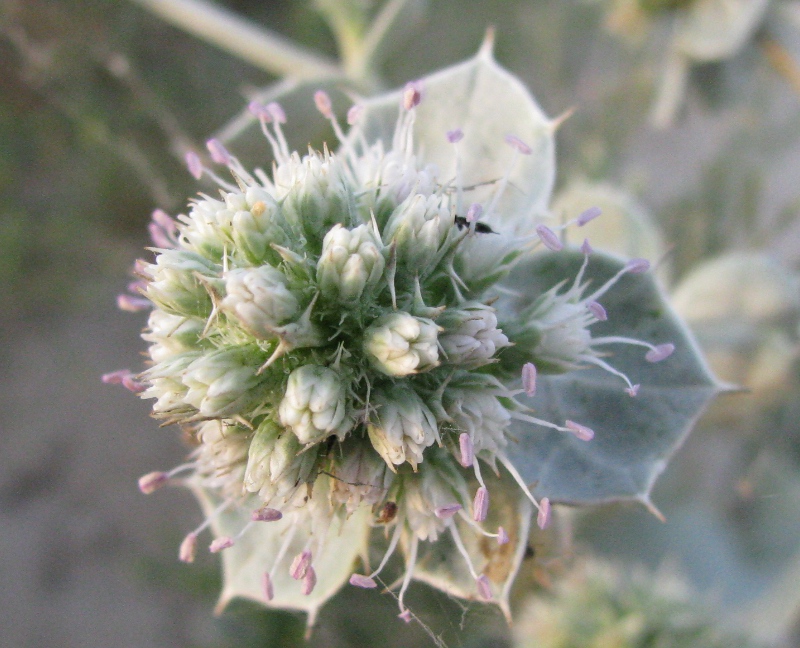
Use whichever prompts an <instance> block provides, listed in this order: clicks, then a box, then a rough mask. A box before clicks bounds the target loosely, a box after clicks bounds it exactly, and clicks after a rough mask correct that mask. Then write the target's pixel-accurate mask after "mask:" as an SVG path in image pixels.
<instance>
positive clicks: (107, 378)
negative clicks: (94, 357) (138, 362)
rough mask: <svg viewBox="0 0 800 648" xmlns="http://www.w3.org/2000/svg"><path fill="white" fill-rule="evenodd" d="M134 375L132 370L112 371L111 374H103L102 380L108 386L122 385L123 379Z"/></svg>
mask: <svg viewBox="0 0 800 648" xmlns="http://www.w3.org/2000/svg"><path fill="white" fill-rule="evenodd" d="M132 375H133V373H132V372H131V370H130V369H119V370H118V371H112V372H111V373H107V374H103V375H102V376H100V380H102V381H103V382H104V383H105V384H106V385H121V384H122V379H123V378H126V377H128V376H132Z"/></svg>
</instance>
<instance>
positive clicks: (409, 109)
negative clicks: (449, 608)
mask: <svg viewBox="0 0 800 648" xmlns="http://www.w3.org/2000/svg"><path fill="white" fill-rule="evenodd" d="M314 99H315V101H316V104H317V107H318V108H319V110H320V112H321V113H322V114H323V115H324V116H325V117H326V118H327V119H329V120H330V121H331V123H332V125H333V129H334V131H335V132H336V134H337V136H338V139H339V140H340V141H339V144H338V146H337V150H336V152H333V151H332V150H331V149H329V148H327V147H325V148H323V150H321V151H317V150H313V149H312V150H309V151H308V153H307V154H305V155H300V154H299V153H297V152H293V151H291V150H290V149H289V147H288V145H287V143H286V140H285V138H284V135H283V132H282V124H283V123H284V122H285V120H286V118H287V117H286V115H285V114H284V112H283V110H282V109H281V108H280V106H278V105H277V104H270V105H266V106H262V105H257V104H253V105H251V106H250V110H251V111H252V113H253V115H254V116H255V117H256V118H257V119H258V120H259V121H260V124H261V127H262V130H263V133H264V135H265V137H266V139H267V140H268V141H269V143H270V144H271V146H272V150H273V154H274V159H275V163H274V165H273V168H272V171H271V173H267V172H265V171H262V170H261V169H255V170H249V169H247V168H245V167H244V166H243V165H242V164H241V163H240V162H239V161H238V160H237V159H236V158H235V157H234V156H233V155H231V154H230V153H229V152H228V151H227V150H226V149H225V148H224V147H223V146H222V144H221V143H220V142H218V141H216V140H211V141H210V142H209V143H208V149H209V152H210V155H211V160H212V161H213V162H214V163H215V165H216V166H217V167H218V168H219V167H221V171H219V172H217V171H212V170H211V169H210V168H209V167H208V166H206V165H204V164H203V163H202V162H201V160H200V158H199V157H198V156H197V155H194V154H191V155H190V156H189V157H188V164H189V168H190V170H191V172H192V173H193V174H194V175H195V176H196V177H197V178H198V179H200V178H201V177H204V176H207V177H208V178H210V179H211V180H212V181H214V182H215V183H216V184H217V185H219V188H220V191H219V195H218V197H212V196H210V195H206V194H200V196H199V197H198V198H196V199H195V200H193V201H192V202H191V203H190V206H189V210H188V213H187V214H183V215H180V216H178V217H177V219H175V220H173V219H172V218H171V217H169V216H167V215H166V214H164V213H163V212H161V211H157V212H156V213H155V214H154V216H153V223H152V225H151V233H152V238H153V241H154V244H155V246H156V248H155V249H154V252H155V260H154V261H152V262H148V261H139V262H138V264H137V266H136V270H137V274H138V276H139V277H140V283H139V284H138V285H137V286H136V289H137V290H138V292H139V293H140V296H139V297H130V296H129V297H123V298H121V305H122V306H123V307H126V308H130V309H133V308H137V307H140V306H141V307H143V306H147V307H148V308H152V311H151V314H150V320H149V324H148V327H147V329H146V332H145V333H144V336H143V337H144V338H145V340H147V342H148V343H149V344H150V347H149V355H150V359H151V363H150V365H149V366H148V368H147V369H146V370H145V371H144V372H142V373H141V374H138V375H136V376H134V375H132V374H129V373H125V372H118V373H116V374H112V375H110V376H109V377H108V378H107V380H109V381H112V382H113V381H117V382H123V383H124V384H126V385H127V386H128V387H129V388H131V389H133V390H135V391H138V392H140V395H141V396H142V397H144V398H150V399H154V406H153V411H154V415H155V416H156V417H157V418H159V419H161V420H163V421H164V422H165V423H177V424H179V425H180V426H181V427H182V428H183V429H184V430H185V431H186V432H187V433H188V436H189V438H191V440H192V441H193V443H194V444H195V449H194V450H193V452H192V454H191V458H190V460H189V462H188V463H187V464H185V465H182V466H179V467H177V468H175V469H173V470H172V471H169V472H155V473H151V474H149V475H146V476H144V477H143V478H142V479H141V481H140V487H141V489H142V491H144V492H145V493H149V492H152V491H154V490H155V489H157V488H158V487H160V486H161V485H163V484H165V483H167V482H177V483H181V484H184V485H186V486H188V487H189V488H191V489H193V491H194V492H195V493H196V494H197V496H198V498H199V499H200V501H201V503H202V505H203V508H204V511H205V513H206V520H205V521H204V522H203V523H202V524H201V525H200V526H199V527H198V528H197V529H195V530H194V531H192V532H191V533H189V534H188V535H187V536H186V539H185V541H184V542H183V544H182V546H181V547H180V558H181V559H182V560H184V561H186V562H191V561H192V560H193V558H194V555H195V552H196V549H197V545H198V543H199V542H200V538H201V532H203V531H204V530H205V529H207V528H209V527H210V529H211V531H212V534H213V538H212V539H211V540H210V541H205V542H204V544H205V545H206V546H209V548H210V550H211V551H212V552H222V556H223V563H224V568H225V586H224V591H223V594H222V603H223V604H224V603H225V602H227V601H228V600H230V599H231V598H232V597H234V596H246V597H249V598H253V599H256V600H260V601H262V602H264V603H265V604H267V605H274V606H280V607H290V608H299V609H304V610H307V611H309V612H310V613H311V615H312V617H313V613H314V612H316V610H317V609H318V608H319V606H320V605H321V604H322V603H324V601H325V600H326V599H327V598H329V597H330V596H331V595H332V594H333V593H335V592H336V591H337V590H338V589H339V588H340V587H341V586H342V585H343V584H344V583H345V582H347V581H349V582H350V583H351V584H352V585H353V586H356V587H362V588H374V587H376V586H378V585H379V584H382V585H385V584H387V582H391V581H390V580H388V579H387V580H384V578H383V573H384V569H387V570H393V569H396V566H394V567H393V566H392V565H391V564H390V558H391V557H392V556H393V555H394V554H396V553H402V555H403V556H404V557H405V561H404V564H405V567H404V571H403V575H402V577H401V578H400V579H399V580H398V582H397V592H396V597H397V600H398V603H399V608H400V616H401V618H403V619H404V620H406V621H408V620H409V619H410V618H411V616H412V615H411V611H410V610H408V609H407V607H406V605H405V603H404V597H405V593H406V590H407V588H408V586H409V583H410V581H411V579H412V578H417V579H421V580H425V581H427V582H429V583H432V584H433V585H435V586H438V587H441V588H443V589H445V590H447V591H448V592H451V593H453V594H455V595H458V596H464V597H477V598H480V599H483V600H487V601H489V600H494V601H495V602H496V603H498V604H499V605H500V606H501V608H502V609H503V610H504V611H505V612H508V595H509V589H510V586H511V583H512V581H513V579H514V576H515V574H516V572H517V569H518V567H519V564H520V561H521V559H522V556H523V554H524V552H525V548H526V544H527V532H528V529H529V524H530V521H531V518H532V516H533V515H534V514H535V515H536V519H537V522H538V524H539V525H540V526H542V527H544V526H546V525H547V523H548V520H549V517H550V504H551V502H556V501H559V502H570V503H575V504H579V503H589V502H593V501H605V500H609V499H613V498H629V499H638V500H640V501H643V502H645V503H647V502H648V492H649V489H650V486H651V484H652V482H653V480H654V479H655V476H656V475H657V474H658V473H659V472H660V470H661V469H662V468H663V465H664V463H665V460H666V459H667V458H668V456H669V454H670V453H671V451H672V450H673V448H674V447H675V446H676V445H677V444H678V443H679V441H680V439H681V438H682V436H683V434H684V433H685V431H686V429H687V428H688V425H689V423H690V422H691V420H692V419H693V418H694V417H695V416H696V415H697V413H698V412H699V410H700V409H701V408H702V406H703V405H704V404H705V402H706V400H707V399H708V398H709V397H710V396H711V395H712V394H713V392H714V390H715V384H714V382H713V380H712V379H711V378H710V376H709V375H708V373H707V372H706V370H705V369H704V367H703V365H702V363H701V361H700V360H699V359H698V358H697V355H696V352H695V348H694V346H693V344H692V342H691V341H690V339H689V338H688V337H687V335H686V333H685V331H684V330H683V328H682V327H681V325H680V324H679V323H677V321H676V320H675V318H674V317H673V316H672V314H671V311H670V310H669V309H668V307H667V306H666V305H665V304H664V302H663V300H662V298H661V296H660V293H659V291H658V290H657V289H656V287H655V286H654V284H653V282H652V280H651V278H650V277H649V274H648V273H647V267H648V264H647V262H645V261H643V260H640V259H633V260H629V261H624V260H617V259H613V258H610V257H606V256H603V255H600V254H596V253H593V252H592V249H591V246H590V244H589V243H588V242H586V241H584V242H583V244H582V245H581V246H580V247H579V248H576V247H573V246H570V245H568V243H567V240H566V236H567V233H568V231H569V230H572V229H574V228H578V227H580V226H581V225H583V224H585V223H586V222H588V220H589V219H591V218H594V217H596V216H598V215H599V214H598V213H597V210H594V209H588V210H587V211H585V212H583V213H581V214H578V215H576V217H575V218H574V219H573V220H572V221H569V222H567V223H566V224H563V223H561V224H553V223H551V224H550V225H548V224H547V223H546V222H545V221H546V220H547V218H548V214H547V204H548V201H549V198H550V190H551V186H552V183H553V175H554V161H553V156H554V144H553V134H554V131H555V129H556V127H557V122H554V121H551V120H548V119H547V118H546V117H545V116H544V115H543V113H542V112H541V110H540V109H539V108H538V106H537V105H536V103H535V102H534V101H533V99H532V98H531V97H530V95H529V94H528V93H527V91H526V90H525V89H524V88H523V87H522V86H521V84H520V83H519V82H518V81H517V80H516V79H514V78H513V77H511V76H510V75H509V74H508V73H507V72H505V71H504V70H502V69H501V68H499V67H498V66H497V64H496V63H495V62H494V60H493V59H492V56H491V52H490V49H489V47H488V46H487V47H485V48H484V49H483V50H482V51H481V52H480V53H479V55H478V56H477V57H476V58H475V59H473V60H471V61H468V62H466V63H464V64H461V65H459V66H456V67H454V68H451V69H448V70H445V71H443V72H440V73H438V74H436V75H433V76H431V77H429V78H426V79H423V80H422V81H420V82H417V83H412V84H409V85H408V86H407V87H406V88H405V89H404V90H402V91H401V92H397V93H393V94H390V95H387V96H384V97H378V98H377V99H373V100H369V101H365V102H364V103H362V104H358V105H356V106H353V108H351V110H350V111H349V112H348V115H347V122H348V124H349V125H350V126H351V128H350V131H349V133H347V134H345V133H344V132H343V131H342V129H341V127H340V125H339V122H338V120H337V118H336V116H335V115H334V113H333V111H332V108H331V103H330V100H329V98H328V97H327V95H325V94H324V93H322V92H318V93H317V94H316V95H315V97H314ZM673 351H675V352H674V354H673ZM662 360H664V361H665V362H663V363H660V361H662ZM654 363H659V364H658V365H657V366H656V365H655V364H654ZM640 385H641V386H640ZM543 395H544V396H543ZM593 437H594V438H593ZM381 543H383V544H381ZM358 558H360V559H362V560H363V562H364V564H363V566H362V567H361V568H359V567H357V566H356V559H358ZM373 561H374V564H373ZM387 573H388V572H387Z"/></svg>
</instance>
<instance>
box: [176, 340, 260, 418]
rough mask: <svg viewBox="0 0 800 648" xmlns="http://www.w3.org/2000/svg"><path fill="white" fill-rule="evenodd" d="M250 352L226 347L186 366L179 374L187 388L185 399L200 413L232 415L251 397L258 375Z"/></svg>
mask: <svg viewBox="0 0 800 648" xmlns="http://www.w3.org/2000/svg"><path fill="white" fill-rule="evenodd" d="M250 361H252V355H251V353H248V352H247V350H246V349H243V348H238V347H234V348H229V349H223V350H220V351H214V352H212V353H208V354H206V355H204V356H201V357H200V358H198V359H197V360H195V361H194V362H192V364H190V365H189V366H188V367H187V368H186V372H185V373H184V375H183V377H182V382H183V384H184V385H185V386H186V387H187V388H188V391H187V393H186V396H185V397H184V400H185V401H186V402H187V403H189V404H190V405H192V406H193V407H195V408H197V410H199V412H200V413H201V414H202V415H203V416H207V417H221V416H232V415H234V414H237V413H238V412H240V411H242V410H243V409H244V408H246V407H247V406H248V405H249V404H251V402H252V401H253V398H254V395H253V394H252V393H251V390H252V389H253V387H255V386H256V385H257V384H258V383H259V382H260V380H261V379H260V378H259V376H257V375H256V370H257V369H258V367H257V366H253V365H252V364H250Z"/></svg>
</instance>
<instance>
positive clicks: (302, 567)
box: [289, 549, 311, 580]
mask: <svg viewBox="0 0 800 648" xmlns="http://www.w3.org/2000/svg"><path fill="white" fill-rule="evenodd" d="M310 566H311V552H310V551H309V550H308V549H306V550H305V551H302V552H300V553H299V554H297V555H296V556H295V557H294V560H293V561H292V565H291V567H289V575H290V576H291V577H292V578H294V579H295V580H300V579H301V578H303V577H304V576H305V575H306V571H308V568H309V567H310Z"/></svg>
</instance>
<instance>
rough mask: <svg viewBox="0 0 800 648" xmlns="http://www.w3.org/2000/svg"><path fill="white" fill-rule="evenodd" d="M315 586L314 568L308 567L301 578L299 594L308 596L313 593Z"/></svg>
mask: <svg viewBox="0 0 800 648" xmlns="http://www.w3.org/2000/svg"><path fill="white" fill-rule="evenodd" d="M316 584H317V572H315V571H314V568H313V567H312V566H311V565H309V566H308V569H306V573H305V576H303V584H302V586H301V587H300V593H301V594H302V595H303V596H308V595H309V594H311V592H313V591H314V587H315V586H316Z"/></svg>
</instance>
